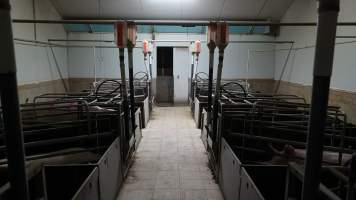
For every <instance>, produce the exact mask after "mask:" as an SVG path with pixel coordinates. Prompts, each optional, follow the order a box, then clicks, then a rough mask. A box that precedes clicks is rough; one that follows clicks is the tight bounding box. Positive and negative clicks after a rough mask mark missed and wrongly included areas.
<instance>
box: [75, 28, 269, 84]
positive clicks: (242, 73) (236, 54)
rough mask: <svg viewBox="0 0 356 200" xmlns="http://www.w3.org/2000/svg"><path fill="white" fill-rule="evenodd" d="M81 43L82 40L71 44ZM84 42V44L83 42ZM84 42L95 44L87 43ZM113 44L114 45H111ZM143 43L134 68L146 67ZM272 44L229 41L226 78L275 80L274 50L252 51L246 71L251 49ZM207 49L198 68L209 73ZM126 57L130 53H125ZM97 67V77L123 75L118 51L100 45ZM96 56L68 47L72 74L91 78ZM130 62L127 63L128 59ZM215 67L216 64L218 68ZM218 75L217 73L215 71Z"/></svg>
mask: <svg viewBox="0 0 356 200" xmlns="http://www.w3.org/2000/svg"><path fill="white" fill-rule="evenodd" d="M155 37H156V40H161V41H162V40H190V41H191V40H196V39H200V40H206V39H205V37H206V36H205V35H198V34H189V35H187V34H168V33H165V34H156V36H155ZM68 38H69V39H103V40H113V34H86V33H85V34H83V33H70V34H69V35H68ZM151 38H152V36H151V35H149V34H139V35H138V40H142V39H148V40H150V39H151ZM230 40H232V41H237V40H238V41H240V40H262V41H266V40H270V41H273V40H274V38H273V37H269V36H238V35H232V36H231V38H230ZM71 44H73V45H74V44H80V43H71ZM81 44H83V43H81ZM85 45H95V44H88V43H85ZM96 45H108V44H98V43H96ZM109 45H113V44H109ZM140 46H141V44H140V43H138V44H137V47H138V48H135V49H134V71H135V72H137V71H142V70H145V67H144V63H143V54H142V50H141V48H140ZM157 46H172V47H188V46H189V43H188V42H172V41H170V42H157V43H156V44H155V47H157ZM273 49H274V45H273V44H241V43H230V44H229V46H228V47H227V48H226V50H225V60H224V70H223V78H227V79H233V78H246V77H249V78H261V79H262V78H263V79H272V78H273V77H274V65H275V63H274V59H275V56H274V51H268V52H260V53H256V52H255V53H251V63H250V70H249V75H247V72H246V64H247V57H248V56H247V55H248V50H251V51H253V50H273ZM217 54H218V52H217V50H216V53H215V66H217V62H218V55H217ZM208 56H209V55H208V48H207V47H206V43H203V44H202V53H201V54H200V61H199V66H198V71H204V72H208V62H209V59H208ZM126 59H127V56H126ZM95 60H96V66H97V77H109V78H118V77H120V71H119V61H118V50H117V49H108V48H100V49H96V59H95ZM93 61H94V58H93V49H92V48H68V63H69V64H68V67H69V76H70V77H73V78H90V77H93V76H94V63H93ZM126 64H127V62H126ZM215 68H216V67H215ZM152 70H153V77H156V71H157V68H156V54H155V50H154V52H153V69H152ZM186 70H187V71H190V66H186ZM215 74H216V73H215Z"/></svg>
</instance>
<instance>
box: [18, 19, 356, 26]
mask: <svg viewBox="0 0 356 200" xmlns="http://www.w3.org/2000/svg"><path fill="white" fill-rule="evenodd" d="M117 21H119V20H95V19H94V20H34V19H13V20H12V22H13V23H31V24H32V23H38V24H108V25H110V24H111V25H113V24H115V23H116V22H117ZM128 21H132V22H134V23H135V24H136V25H166V26H207V25H209V23H210V21H208V20H201V21H199V20H128ZM224 22H226V23H227V24H228V25H230V26H317V23H316V22H296V23H278V22H269V21H231V20H225V21H224ZM337 26H356V22H339V23H337Z"/></svg>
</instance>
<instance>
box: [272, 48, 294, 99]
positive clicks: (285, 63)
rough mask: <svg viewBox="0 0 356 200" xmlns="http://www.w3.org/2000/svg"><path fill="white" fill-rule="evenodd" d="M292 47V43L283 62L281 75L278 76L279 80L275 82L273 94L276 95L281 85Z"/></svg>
mask: <svg viewBox="0 0 356 200" xmlns="http://www.w3.org/2000/svg"><path fill="white" fill-rule="evenodd" d="M293 46H294V43H292V44H291V46H290V48H289V51H288V55H287V58H286V60H285V61H284V65H283V68H282V71H281V74H280V75H279V79H278V81H277V85H276V87H275V89H274V93H278V90H279V86H280V85H281V82H282V78H283V75H284V72H285V70H286V68H287V65H288V62H289V58H290V55H291V54H292V50H293Z"/></svg>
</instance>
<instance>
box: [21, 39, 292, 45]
mask: <svg viewBox="0 0 356 200" xmlns="http://www.w3.org/2000/svg"><path fill="white" fill-rule="evenodd" d="M27 41H28V40H27ZM48 41H52V42H92V43H96V42H99V43H113V42H115V41H114V40H67V39H48ZM136 41H137V42H143V40H136ZM152 42H186V43H192V42H194V41H193V40H152ZM200 42H201V43H207V42H208V41H204V40H202V41H200ZM229 43H242V44H244V43H255V44H292V43H294V41H288V40H285V41H263V40H233V41H229ZM51 44H53V43H51Z"/></svg>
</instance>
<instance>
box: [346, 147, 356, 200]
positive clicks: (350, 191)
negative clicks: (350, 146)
mask: <svg viewBox="0 0 356 200" xmlns="http://www.w3.org/2000/svg"><path fill="white" fill-rule="evenodd" d="M355 183H356V154H355V153H354V154H353V155H352V160H351V167H350V172H349V185H348V188H347V200H354V199H355V198H354V197H355Z"/></svg>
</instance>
